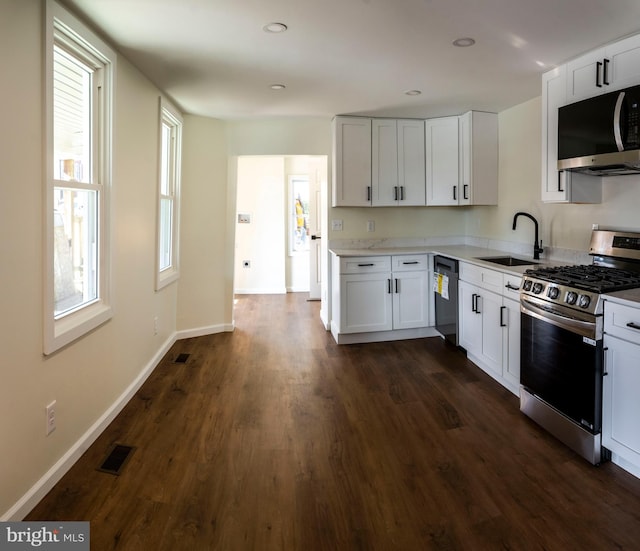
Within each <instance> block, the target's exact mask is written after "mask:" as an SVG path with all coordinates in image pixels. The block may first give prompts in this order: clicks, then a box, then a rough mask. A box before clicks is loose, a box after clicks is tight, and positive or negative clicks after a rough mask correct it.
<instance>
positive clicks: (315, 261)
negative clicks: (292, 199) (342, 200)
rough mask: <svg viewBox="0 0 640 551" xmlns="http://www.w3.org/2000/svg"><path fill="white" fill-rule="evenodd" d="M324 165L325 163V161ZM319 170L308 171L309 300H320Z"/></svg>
mask: <svg viewBox="0 0 640 551" xmlns="http://www.w3.org/2000/svg"><path fill="white" fill-rule="evenodd" d="M325 164H326V161H325ZM322 177H323V175H322V172H321V170H320V169H319V168H315V169H314V170H311V171H309V236H310V241H309V300H320V298H321V287H322V275H321V274H322V262H321V254H322V247H321V246H320V243H321V241H320V239H321V237H322V216H321V212H322V209H321V208H320V204H321V185H320V184H321V181H322Z"/></svg>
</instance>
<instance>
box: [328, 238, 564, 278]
mask: <svg viewBox="0 0 640 551" xmlns="http://www.w3.org/2000/svg"><path fill="white" fill-rule="evenodd" d="M330 252H332V253H333V254H335V255H336V256H346V257H358V256H385V255H400V254H427V253H433V254H439V255H442V256H447V257H449V258H453V259H455V260H458V261H461V262H469V263H471V264H476V265H478V266H483V267H485V268H491V269H493V270H497V271H499V272H504V273H508V274H513V275H517V276H522V275H523V274H524V273H525V271H526V270H528V269H530V268H535V267H536V266H558V265H562V264H566V262H555V261H551V260H545V259H542V260H533V259H532V257H531V256H527V255H521V254H513V255H512V254H510V253H508V252H505V251H502V250H497V249H489V248H484V247H476V246H473V245H431V246H410V247H379V248H363V249H341V248H332V249H330ZM491 256H514V257H516V258H520V259H523V260H531V262H532V264H526V265H523V266H503V265H501V264H496V263H494V262H488V261H486V260H480V259H479V258H484V257H491Z"/></svg>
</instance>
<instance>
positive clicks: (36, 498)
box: [0, 333, 178, 522]
mask: <svg viewBox="0 0 640 551" xmlns="http://www.w3.org/2000/svg"><path fill="white" fill-rule="evenodd" d="M177 340H178V335H177V333H174V334H173V335H172V336H170V337H169V338H168V339H167V340H166V341H165V343H164V344H163V345H162V346H161V347H160V349H159V350H158V351H157V352H156V353H155V355H154V356H153V358H151V360H150V361H149V363H147V365H146V366H145V367H144V369H143V370H142V371H141V372H140V374H139V375H138V376H137V377H136V378H135V379H134V381H133V382H132V383H131V384H130V385H129V386H128V387H127V389H126V390H125V391H124V392H123V393H122V394H121V395H120V396H119V397H118V399H117V400H116V401H115V402H114V403H113V404H111V406H110V407H109V408H108V409H107V410H106V411H105V412H104V413H103V414H102V415H101V416H100V418H99V419H98V420H97V421H96V422H95V423H94V424H93V425H92V426H91V427H90V428H89V430H87V432H85V433H84V434H83V435H82V436H81V437H80V439H79V440H78V441H77V442H76V443H75V444H74V445H73V446H72V447H71V448H70V449H69V450H68V451H67V452H66V453H65V454H64V455H63V456H62V457H61V458H60V459H59V460H58V462H57V463H56V464H55V465H53V467H51V468H50V469H49V470H48V471H47V472H46V473H45V474H44V476H42V478H40V480H38V482H36V483H35V484H34V485H33V486H32V487H31V488H30V489H29V491H28V492H27V493H26V494H25V495H24V496H22V498H21V499H20V500H18V502H17V503H16V504H15V505H14V506H13V507H11V509H9V510H8V511H7V512H6V513H4V514H3V515H2V517H0V521H2V522H7V521H20V520H22V519H24V517H25V516H27V515H28V514H29V512H30V511H31V510H32V509H33V508H34V507H35V506H36V505H37V504H38V503H39V502H40V500H41V499H42V498H43V497H44V496H45V495H47V493H48V492H49V491H50V490H51V489H52V488H53V487H54V486H55V485H56V484H57V483H58V482H59V481H60V479H61V478H62V477H63V476H64V475H65V474H66V473H67V471H69V469H71V467H72V466H73V465H74V463H75V462H76V461H78V459H80V457H81V456H82V454H83V453H84V452H85V451H87V449H89V446H91V444H93V443H94V442H95V441H96V440H97V439H98V436H100V435H101V434H102V432H103V431H104V430H105V429H106V428H107V427H108V426H109V424H110V423H111V421H113V420H114V419H115V418H116V416H117V415H118V414H119V413H120V412H121V411H122V409H123V408H124V406H126V405H127V403H128V402H129V400H131V398H133V396H134V394H135V393H136V392H137V391H138V390H139V389H140V387H141V386H142V385H143V384H144V382H145V381H146V380H147V378H148V377H149V375H151V373H152V372H153V370H154V369H155V368H156V366H157V365H158V364H159V363H160V361H161V360H162V358H163V357H164V356H165V354H166V353H167V352H168V351H169V349H170V348H171V347H172V346H173V344H174V343H175V342H176V341H177Z"/></svg>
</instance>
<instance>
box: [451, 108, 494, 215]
mask: <svg viewBox="0 0 640 551" xmlns="http://www.w3.org/2000/svg"><path fill="white" fill-rule="evenodd" d="M459 119H460V127H459V129H460V152H459V153H460V155H459V157H460V188H459V191H460V193H459V195H460V197H459V201H458V203H459V204H460V205H497V204H498V115H496V114H495V113H484V112H479V111H469V112H467V113H465V114H464V115H460V118H459Z"/></svg>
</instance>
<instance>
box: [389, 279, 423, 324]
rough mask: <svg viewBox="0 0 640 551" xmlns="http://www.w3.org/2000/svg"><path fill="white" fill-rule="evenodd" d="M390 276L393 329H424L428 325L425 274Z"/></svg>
mask: <svg viewBox="0 0 640 551" xmlns="http://www.w3.org/2000/svg"><path fill="white" fill-rule="evenodd" d="M392 276H393V328H394V329H413V328H415V327H426V326H427V325H428V324H429V282H428V279H427V272H426V271H417V272H396V273H393V274H392Z"/></svg>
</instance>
